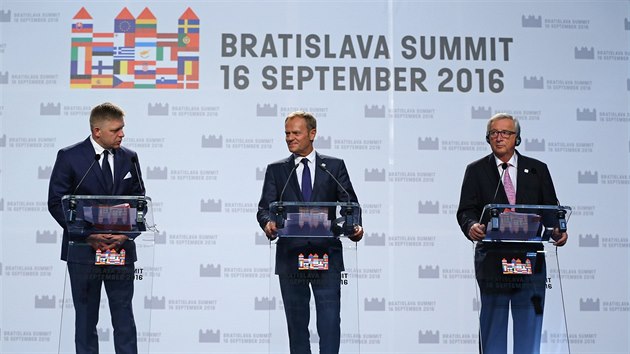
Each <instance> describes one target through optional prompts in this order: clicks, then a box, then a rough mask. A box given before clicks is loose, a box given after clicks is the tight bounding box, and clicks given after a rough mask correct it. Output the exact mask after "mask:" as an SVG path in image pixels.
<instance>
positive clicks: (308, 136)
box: [284, 117, 317, 156]
mask: <svg viewBox="0 0 630 354" xmlns="http://www.w3.org/2000/svg"><path fill="white" fill-rule="evenodd" d="M316 132H317V131H316V130H315V129H311V131H308V128H307V127H306V119H304V118H302V117H293V118H291V119H289V120H288V121H287V122H286V123H285V125H284V134H285V138H284V139H285V140H286V142H287V147H288V148H289V151H291V152H292V153H294V154H296V155H298V156H306V155H308V154H310V153H311V151H313V140H314V139H315V133H316Z"/></svg>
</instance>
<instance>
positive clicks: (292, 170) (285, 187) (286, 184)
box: [278, 163, 300, 203]
mask: <svg viewBox="0 0 630 354" xmlns="http://www.w3.org/2000/svg"><path fill="white" fill-rule="evenodd" d="M298 166H300V164H299V163H296V164H295V166H293V168H292V169H291V172H289V177H287V181H286V182H284V186H282V191H281V192H280V198H278V203H282V196H283V195H284V191H285V190H286V189H287V186H288V185H289V182H290V181H291V176H293V174H294V173H295V170H297V168H298Z"/></svg>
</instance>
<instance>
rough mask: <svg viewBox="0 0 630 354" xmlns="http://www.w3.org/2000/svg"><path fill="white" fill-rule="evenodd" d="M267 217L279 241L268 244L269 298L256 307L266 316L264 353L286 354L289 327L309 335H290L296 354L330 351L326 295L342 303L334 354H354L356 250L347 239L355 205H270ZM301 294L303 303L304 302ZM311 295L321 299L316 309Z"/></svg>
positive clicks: (356, 214) (355, 219) (356, 216)
mask: <svg viewBox="0 0 630 354" xmlns="http://www.w3.org/2000/svg"><path fill="white" fill-rule="evenodd" d="M270 215H271V218H272V220H273V221H275V223H276V226H277V227H278V237H277V238H276V239H275V240H274V241H272V242H270V257H269V264H270V267H269V269H270V276H269V296H268V298H267V299H262V301H261V303H259V302H258V301H257V303H256V306H259V305H260V306H262V307H265V309H268V310H269V334H270V340H269V353H274V354H275V353H289V334H288V333H289V332H288V327H289V321H290V322H291V323H294V324H295V325H294V326H293V328H304V327H305V326H306V324H307V323H308V333H306V331H304V330H303V331H296V332H294V333H295V334H294V335H293V338H295V340H294V342H293V343H294V345H295V343H298V342H299V343H302V345H301V347H300V348H301V349H299V348H298V349H296V351H298V352H303V351H305V349H304V348H305V346H310V348H311V351H312V352H313V353H319V352H320V350H321V351H322V352H329V351H331V350H332V351H334V350H333V349H332V348H334V347H335V346H336V343H335V342H336V339H335V338H337V337H336V336H337V335H338V334H337V333H336V332H335V327H336V326H335V325H334V323H333V324H332V325H331V324H330V321H329V322H325V321H326V319H330V318H332V316H336V311H337V310H336V309H335V306H334V305H331V303H330V302H329V301H328V300H329V299H331V297H330V296H331V295H332V296H333V297H337V298H339V297H340V300H341V301H340V302H341V304H340V311H339V312H340V317H341V325H340V328H341V331H340V334H339V343H340V347H339V352H340V353H359V352H360V330H359V296H358V279H359V277H358V274H357V273H358V255H357V244H356V242H353V241H351V240H350V239H348V237H347V236H349V235H352V234H353V233H354V226H355V225H359V224H360V218H361V208H360V206H359V204H357V203H334V202H273V203H271V204H270ZM280 283H282V284H283V286H282V287H283V290H281V285H280ZM336 284H340V286H339V287H337V285H336ZM330 289H332V292H331V290H330ZM339 289H340V295H339V292H338V290H339ZM300 291H301V293H300ZM327 291H328V292H327ZM306 292H308V294H309V295H308V299H306V300H303V299H304V297H305V296H306ZM314 292H318V299H321V300H320V303H319V304H318V303H316V301H315V296H314ZM283 293H284V295H285V296H284V297H283ZM298 294H301V296H300V295H298ZM319 294H322V295H321V296H320V295H319ZM306 301H308V306H307V305H306ZM333 303H334V301H333ZM292 304H295V306H293V305H292ZM300 304H301V306H300ZM318 312H319V315H320V316H321V320H320V322H321V323H318ZM335 318H336V317H335ZM318 327H319V330H318Z"/></svg>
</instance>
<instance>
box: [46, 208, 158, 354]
mask: <svg viewBox="0 0 630 354" xmlns="http://www.w3.org/2000/svg"><path fill="white" fill-rule="evenodd" d="M62 205H63V211H64V214H65V217H66V225H67V229H68V235H69V244H68V262H67V272H66V275H65V280H64V290H63V296H62V302H61V306H60V308H61V314H60V318H61V320H60V326H59V330H60V332H59V343H58V348H57V352H58V353H75V352H77V350H76V349H75V319H77V312H76V311H75V302H74V301H79V303H80V304H81V305H80V306H82V307H85V308H86V309H87V308H88V307H89V306H90V305H88V304H90V303H91V302H90V301H88V299H87V297H91V299H92V300H93V299H94V297H96V298H98V296H99V295H98V294H99V293H100V302H99V304H98V324H97V330H96V333H93V332H92V331H89V330H86V331H85V332H84V333H78V336H82V335H85V337H82V338H91V339H92V340H93V341H94V339H95V336H96V337H98V347H99V348H98V349H99V352H100V353H114V352H115V350H114V342H115V338H116V339H117V340H116V342H117V345H119V343H121V342H127V341H129V339H130V338H133V323H134V322H135V328H136V338H137V347H138V352H139V353H149V352H150V345H151V341H150V339H151V337H150V333H151V310H152V309H153V308H159V304H158V303H156V302H159V300H158V299H155V298H153V296H152V294H153V292H152V290H153V281H152V277H147V276H145V270H150V269H151V267H153V264H154V263H153V261H154V237H155V232H157V230H156V228H155V223H154V220H153V212H152V203H151V198H149V197H146V196H118V195H116V196H114V195H100V196H99V195H93V196H92V195H89V196H88V195H66V196H64V197H63V198H62ZM94 234H105V235H114V236H115V237H119V236H121V235H125V236H127V239H126V240H123V241H121V240H117V239H116V238H107V237H105V238H101V240H100V243H99V244H98V246H96V245H95V248H93V247H92V245H91V244H90V243H88V242H87V238H88V237H89V236H90V235H94ZM70 278H72V280H73V281H74V282H76V283H77V284H78V283H79V282H82V283H83V284H86V285H85V287H86V288H88V289H89V290H87V292H84V295H83V296H82V298H80V299H77V298H75V297H74V296H73V291H72V287H71V285H70V282H71V279H70ZM129 287H131V289H132V290H131V291H132V292H133V298H132V306H131V309H125V308H124V307H123V306H122V305H121V304H124V303H125V302H126V301H125V300H124V294H125V293H127V294H128V293H129ZM106 288H108V290H110V293H111V294H114V295H112V296H111V298H108V295H107V292H106ZM99 289H100V292H99ZM86 293H87V294H89V295H85V294H86ZM76 297H79V296H76ZM73 300H74V301H73ZM127 302H128V301H127ZM92 304H93V305H91V307H90V308H91V309H94V308H95V307H96V305H95V302H92ZM156 306H158V307H156ZM83 312H85V313H88V314H92V312H93V311H87V310H86V311H83ZM112 313H115V314H114V315H112ZM92 316H96V314H92ZM88 317H89V316H81V318H80V319H79V321H78V322H77V323H79V325H78V326H79V327H81V323H85V322H86V321H90V320H89V319H88ZM131 317H133V321H129V319H130V318H131ZM113 318H115V319H116V320H117V321H121V322H119V324H117V328H119V330H118V331H117V332H115V331H114V329H113V326H112V319H113ZM121 319H122V320H121ZM120 328H122V329H123V330H121V329H120ZM129 328H131V330H130V329H129ZM78 330H82V328H79V329H78ZM123 350H125V349H123Z"/></svg>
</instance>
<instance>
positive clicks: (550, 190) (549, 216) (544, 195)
mask: <svg viewBox="0 0 630 354" xmlns="http://www.w3.org/2000/svg"><path fill="white" fill-rule="evenodd" d="M539 175H540V186H541V187H540V195H539V200H540V204H541V205H558V204H559V201H558V197H557V196H556V189H555V187H554V185H553V180H552V179H551V174H550V173H549V168H547V165H546V164H544V163H542V166H541V168H540V172H539ZM543 224H544V225H545V226H549V227H552V226H553V227H557V226H558V218H557V215H556V213H555V211H554V212H545V213H543Z"/></svg>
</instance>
